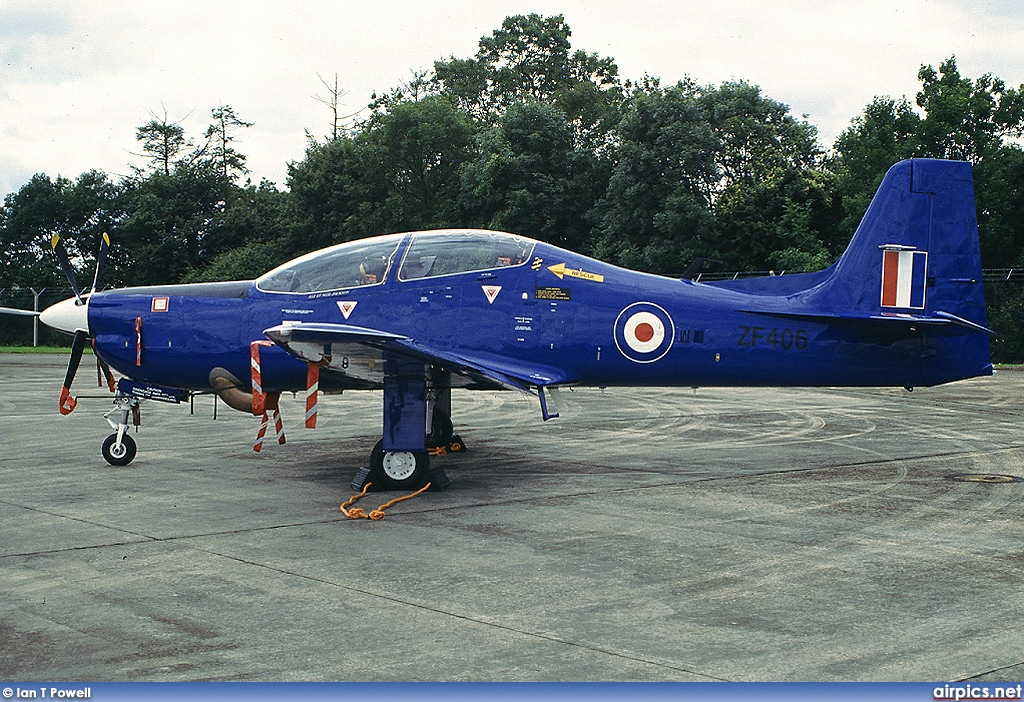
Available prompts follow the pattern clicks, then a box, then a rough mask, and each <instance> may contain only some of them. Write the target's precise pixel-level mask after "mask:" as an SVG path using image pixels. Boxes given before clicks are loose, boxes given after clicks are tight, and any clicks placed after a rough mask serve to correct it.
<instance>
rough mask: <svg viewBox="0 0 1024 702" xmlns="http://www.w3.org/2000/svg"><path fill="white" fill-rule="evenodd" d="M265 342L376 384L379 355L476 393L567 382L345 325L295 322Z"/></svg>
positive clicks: (510, 362) (552, 371)
mask: <svg viewBox="0 0 1024 702" xmlns="http://www.w3.org/2000/svg"><path fill="white" fill-rule="evenodd" d="M263 333H264V334H266V336H267V338H268V339H270V340H271V341H273V342H274V343H275V344H277V345H278V346H280V347H281V348H283V349H285V350H286V351H288V353H290V354H292V355H293V356H295V357H297V358H299V359H301V360H303V361H305V362H307V363H320V364H321V365H323V366H324V367H326V368H329V369H331V370H334V371H337V372H340V373H342V374H343V375H345V376H347V377H348V378H351V379H354V380H357V381H362V382H364V383H368V384H371V385H375V386H377V385H380V384H382V383H383V378H384V355H385V353H392V354H397V355H400V356H405V357H406V358H413V359H416V360H420V361H424V362H426V363H430V364H433V365H438V366H442V367H444V368H446V369H448V370H450V371H451V372H452V373H453V374H454V375H457V376H459V377H460V378H461V379H462V382H461V383H458V382H455V379H454V378H453V385H456V386H461V387H472V388H477V389H486V388H490V389H502V388H504V389H516V390H526V391H530V390H531V389H532V388H539V387H547V386H554V385H560V384H563V383H567V382H571V378H569V377H568V375H567V374H566V373H565V371H563V370H561V369H559V368H555V367H552V366H547V365H544V364H540V363H532V362H529V361H523V360H521V359H515V358H509V357H507V356H501V355H498V354H493V353H488V352H484V351H465V350H459V351H452V350H449V349H439V348H434V347H432V346H430V345H429V344H424V343H422V342H419V341H417V340H415V339H413V338H410V337H407V336H402V335H400V334H392V333H390V332H385V331H380V330H377V329H371V328H368V327H359V326H355V325H350V324H329V323H316V322H308V323H306V322H298V323H294V324H283V325H279V326H276V327H271V328H270V329H266V330H265V331H264V332H263Z"/></svg>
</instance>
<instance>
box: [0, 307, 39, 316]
mask: <svg viewBox="0 0 1024 702" xmlns="http://www.w3.org/2000/svg"><path fill="white" fill-rule="evenodd" d="M0 314H16V315H21V316H22V317H38V316H39V313H38V312H33V311H32V310H19V309H18V308H16V307H0Z"/></svg>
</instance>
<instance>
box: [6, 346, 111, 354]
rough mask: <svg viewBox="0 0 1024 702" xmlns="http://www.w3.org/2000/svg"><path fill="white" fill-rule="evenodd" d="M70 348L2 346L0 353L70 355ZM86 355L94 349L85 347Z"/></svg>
mask: <svg viewBox="0 0 1024 702" xmlns="http://www.w3.org/2000/svg"><path fill="white" fill-rule="evenodd" d="M70 352H71V347H70V346H0V353H60V354H65V353H70ZM85 353H87V354H89V353H92V349H91V348H89V347H88V346H86V347H85Z"/></svg>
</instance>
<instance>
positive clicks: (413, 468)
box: [370, 439, 430, 490]
mask: <svg viewBox="0 0 1024 702" xmlns="http://www.w3.org/2000/svg"><path fill="white" fill-rule="evenodd" d="M429 470H430V456H428V455H427V454H426V453H420V452H413V451H385V450H384V440H383V439H381V440H380V441H378V442H377V445H376V446H374V447H373V452H372V453H371V454H370V480H371V482H373V483H375V484H376V485H377V486H378V487H379V488H380V489H382V490H418V489H419V488H421V487H423V486H424V485H425V484H426V482H427V472H428V471H429Z"/></svg>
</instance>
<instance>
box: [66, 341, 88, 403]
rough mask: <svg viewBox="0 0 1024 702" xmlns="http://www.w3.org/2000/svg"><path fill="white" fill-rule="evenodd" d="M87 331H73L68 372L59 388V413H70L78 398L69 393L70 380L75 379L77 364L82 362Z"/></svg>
mask: <svg viewBox="0 0 1024 702" xmlns="http://www.w3.org/2000/svg"><path fill="white" fill-rule="evenodd" d="M87 336H88V334H87V332H84V331H82V330H81V329H79V330H78V331H76V332H75V339H74V341H72V342H71V358H69V359H68V372H67V373H66V374H65V375H64V387H62V388H61V390H60V413H61V414H71V413H72V412H73V411H74V409H75V406H76V405H78V399H77V398H76V397H74V396H73V395H72V394H71V381H73V380H74V379H75V373H77V372H78V364H79V363H81V362H82V352H83V351H85V341H86V337H87Z"/></svg>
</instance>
